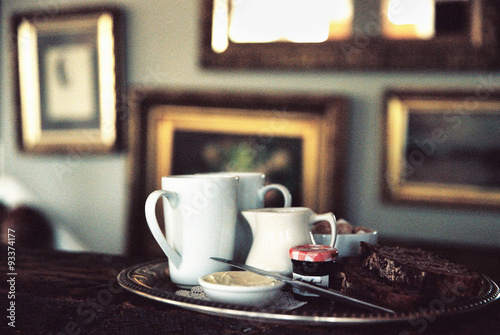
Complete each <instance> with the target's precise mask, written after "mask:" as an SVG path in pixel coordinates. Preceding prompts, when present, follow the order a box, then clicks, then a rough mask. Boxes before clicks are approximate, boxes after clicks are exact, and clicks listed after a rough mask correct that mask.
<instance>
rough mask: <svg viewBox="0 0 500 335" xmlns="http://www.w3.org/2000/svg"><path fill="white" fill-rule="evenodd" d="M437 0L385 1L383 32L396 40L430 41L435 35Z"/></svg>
mask: <svg viewBox="0 0 500 335" xmlns="http://www.w3.org/2000/svg"><path fill="white" fill-rule="evenodd" d="M434 27H435V0H383V1H382V32H383V34H384V36H386V37H389V38H394V39H430V38H432V37H434V35H435V29H434Z"/></svg>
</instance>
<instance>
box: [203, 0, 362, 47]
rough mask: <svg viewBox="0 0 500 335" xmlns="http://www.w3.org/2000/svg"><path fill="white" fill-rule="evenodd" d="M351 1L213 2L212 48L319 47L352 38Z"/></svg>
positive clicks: (243, 0) (229, 0)
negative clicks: (274, 44) (277, 44)
mask: <svg viewBox="0 0 500 335" xmlns="http://www.w3.org/2000/svg"><path fill="white" fill-rule="evenodd" d="M352 2H353V0H214V16H213V31H212V48H213V50H214V51H216V52H223V51H224V50H225V49H226V48H227V46H228V43H229V40H230V41H231V42H233V43H267V42H277V41H286V42H295V43H319V42H324V41H326V40H329V39H331V40H335V39H344V38H347V37H349V36H350V35H351V32H352V18H353V4H352Z"/></svg>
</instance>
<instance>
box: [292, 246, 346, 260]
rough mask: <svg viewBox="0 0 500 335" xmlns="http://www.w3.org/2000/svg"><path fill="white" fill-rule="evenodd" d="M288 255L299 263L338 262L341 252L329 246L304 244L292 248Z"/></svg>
mask: <svg viewBox="0 0 500 335" xmlns="http://www.w3.org/2000/svg"><path fill="white" fill-rule="evenodd" d="M288 254H289V256H290V258H291V259H294V260H297V261H307V262H327V261H334V260H336V259H337V256H338V255H339V252H338V250H337V249H335V248H332V247H329V246H327V245H314V244H304V245H298V246H296V247H292V248H290V250H289V252H288Z"/></svg>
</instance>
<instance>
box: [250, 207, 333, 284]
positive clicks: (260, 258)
mask: <svg viewBox="0 0 500 335" xmlns="http://www.w3.org/2000/svg"><path fill="white" fill-rule="evenodd" d="M242 214H243V216H244V217H245V219H247V221H248V223H249V225H250V228H251V230H252V235H253V243H252V247H251V248H250V252H249V254H248V257H247V259H246V262H245V264H247V265H250V266H254V267H256V268H260V269H264V270H268V271H274V272H279V273H281V274H283V275H285V276H290V275H291V274H292V262H291V261H290V257H289V255H288V251H289V249H290V248H291V247H294V246H297V245H301V244H311V242H312V243H313V244H316V242H315V241H314V237H313V235H312V234H311V229H312V227H313V225H314V223H316V222H319V221H328V222H329V223H330V226H331V229H332V236H331V241H330V245H335V240H336V238H337V234H336V232H337V220H336V219H335V216H334V215H333V214H332V213H326V214H316V213H314V212H313V211H312V210H311V209H310V208H306V207H285V208H260V209H252V210H247V211H243V212H242Z"/></svg>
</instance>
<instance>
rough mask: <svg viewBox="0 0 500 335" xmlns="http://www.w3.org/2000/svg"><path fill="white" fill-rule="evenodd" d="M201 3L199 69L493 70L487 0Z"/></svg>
mask: <svg viewBox="0 0 500 335" xmlns="http://www.w3.org/2000/svg"><path fill="white" fill-rule="evenodd" d="M201 5H202V8H201V28H200V32H201V64H202V66H204V67H206V68H211V69H218V68H223V69H286V70H289V69H292V70H310V69H322V70H325V69H333V70H360V71H365V70H376V71H387V70H497V69H499V68H500V62H499V59H500V58H499V54H500V52H499V47H500V44H499V39H498V36H499V35H498V33H499V30H500V25H499V23H498V22H499V21H498V20H497V19H496V17H497V16H498V14H499V13H500V5H499V3H498V1H495V0H482V1H476V0H461V1H432V0H425V1H424V0H422V1H401V0H379V1H355V0H329V1H292V2H286V1H285V2H282V1H275V0H269V1H256V0H237V1H236V0H204V1H202V2H201Z"/></svg>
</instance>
